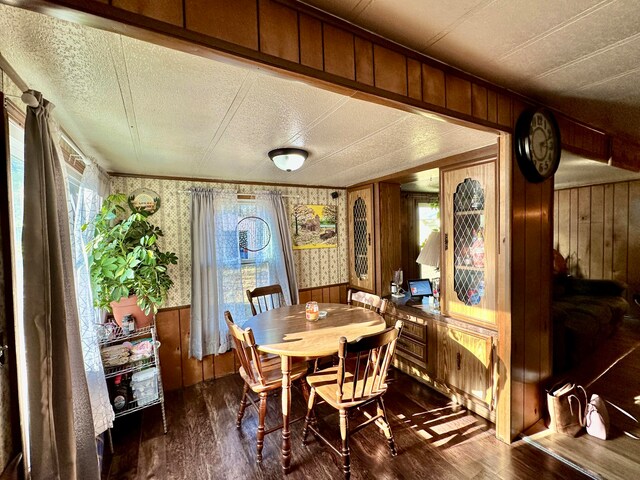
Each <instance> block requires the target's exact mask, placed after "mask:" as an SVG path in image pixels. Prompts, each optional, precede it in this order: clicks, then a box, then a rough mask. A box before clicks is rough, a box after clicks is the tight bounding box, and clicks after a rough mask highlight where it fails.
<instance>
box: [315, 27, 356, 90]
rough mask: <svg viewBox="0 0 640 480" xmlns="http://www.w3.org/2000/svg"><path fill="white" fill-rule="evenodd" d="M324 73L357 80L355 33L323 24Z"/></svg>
mask: <svg viewBox="0 0 640 480" xmlns="http://www.w3.org/2000/svg"><path fill="white" fill-rule="evenodd" d="M323 42H324V71H325V72H327V73H332V74H333V75H338V76H340V77H344V78H348V79H350V80H355V55H354V39H353V33H351V32H347V31H346V30H343V29H341V28H337V27H334V26H331V25H328V24H326V23H325V24H323Z"/></svg>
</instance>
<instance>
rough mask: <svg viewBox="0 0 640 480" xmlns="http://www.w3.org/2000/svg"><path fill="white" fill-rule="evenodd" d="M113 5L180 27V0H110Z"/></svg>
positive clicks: (181, 21) (181, 19)
mask: <svg viewBox="0 0 640 480" xmlns="http://www.w3.org/2000/svg"><path fill="white" fill-rule="evenodd" d="M111 4H112V5H113V6H114V7H118V8H122V9H123V10H127V11H129V12H133V13H138V14H140V15H144V16H145V17H149V18H154V19H156V20H160V21H162V22H167V23H171V24H172V25H177V26H179V27H182V26H183V24H184V18H183V16H182V12H183V11H182V0H112V2H111Z"/></svg>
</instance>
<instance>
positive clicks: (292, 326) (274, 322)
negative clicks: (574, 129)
mask: <svg viewBox="0 0 640 480" xmlns="http://www.w3.org/2000/svg"><path fill="white" fill-rule="evenodd" d="M318 307H319V308H320V310H325V311H326V312H327V316H326V317H325V318H319V319H318V320H317V321H315V322H308V321H307V320H306V316H305V305H292V306H287V307H281V308H276V309H273V310H268V311H266V312H263V313H259V314H258V315H256V316H255V317H251V319H249V320H248V321H247V322H246V323H245V324H244V325H243V328H249V327H250V328H251V330H253V335H254V337H255V339H256V344H257V345H258V349H259V350H260V351H263V352H267V353H274V354H277V355H286V356H289V357H325V356H327V355H331V354H334V353H336V352H337V351H338V342H339V341H340V337H346V338H347V341H352V340H355V339H356V338H358V337H360V336H362V335H369V334H371V333H378V332H381V331H382V330H384V329H385V328H386V324H385V321H384V319H383V318H382V317H381V316H380V315H378V314H377V313H375V312H373V311H371V310H367V309H365V308H361V307H355V306H353V305H345V304H341V303H319V304H318Z"/></svg>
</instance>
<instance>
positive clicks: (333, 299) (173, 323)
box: [156, 283, 347, 391]
mask: <svg viewBox="0 0 640 480" xmlns="http://www.w3.org/2000/svg"><path fill="white" fill-rule="evenodd" d="M299 294H300V303H301V304H302V303H306V302H308V301H310V300H315V301H316V302H323V303H346V302H347V284H346V283H341V284H337V285H328V286H324V287H317V288H308V289H304V290H300V292H299ZM190 317H191V308H190V307H189V306H185V307H178V308H169V309H164V310H160V311H159V312H158V315H157V316H156V325H157V330H158V340H159V341H160V342H161V344H162V345H161V347H160V350H159V354H160V368H161V372H162V382H163V385H164V389H165V390H166V391H169V390H176V389H179V388H182V387H188V386H190V385H194V384H196V383H200V382H203V381H205V380H210V379H213V378H219V377H224V376H225V375H230V374H232V373H235V372H237V371H238V368H240V365H239V364H238V360H237V359H236V357H235V354H234V352H233V351H229V352H226V353H223V354H221V355H208V356H206V357H204V358H203V359H202V361H200V360H196V359H195V358H190V357H189V336H190Z"/></svg>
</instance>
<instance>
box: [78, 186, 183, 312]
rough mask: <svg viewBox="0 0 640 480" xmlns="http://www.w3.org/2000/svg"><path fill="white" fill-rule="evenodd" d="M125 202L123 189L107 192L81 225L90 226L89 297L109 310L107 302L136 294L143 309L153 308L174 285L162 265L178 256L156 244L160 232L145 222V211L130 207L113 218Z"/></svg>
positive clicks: (171, 261) (176, 260)
mask: <svg viewBox="0 0 640 480" xmlns="http://www.w3.org/2000/svg"><path fill="white" fill-rule="evenodd" d="M126 204H127V197H126V195H124V194H122V193H117V194H113V195H109V196H108V197H107V198H106V199H105V200H104V202H103V203H102V207H101V209H100V212H99V213H98V214H97V215H96V216H95V218H94V219H93V221H92V222H91V223H88V224H85V225H83V226H82V229H83V230H85V229H86V228H89V227H91V226H93V228H94V229H95V236H94V238H93V240H91V242H89V243H88V244H87V253H88V255H89V259H88V260H89V271H90V275H91V284H92V288H93V292H94V303H95V306H96V307H101V308H104V309H107V310H109V311H111V305H110V304H111V302H117V301H119V300H120V299H122V298H123V297H129V296H130V295H137V297H138V306H139V307H140V308H141V309H142V310H143V311H144V312H145V314H146V315H149V313H150V312H152V311H153V313H154V314H155V313H156V312H157V311H158V307H159V306H160V305H162V304H163V303H164V301H165V300H166V298H167V292H168V290H169V288H171V286H172V285H173V280H171V277H170V276H169V274H168V272H167V267H168V266H169V265H170V264H173V265H175V264H176V263H177V262H178V257H177V256H176V254H175V253H172V252H162V251H161V250H160V247H159V246H158V243H157V241H158V238H159V237H162V236H163V233H162V230H161V229H160V228H158V227H156V226H153V225H152V224H151V223H149V221H148V219H147V217H148V214H145V213H144V212H143V213H132V214H131V215H129V217H127V218H124V219H123V220H120V221H117V220H118V218H119V217H121V216H122V215H123V214H124V212H125V208H124V207H123V205H126Z"/></svg>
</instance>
